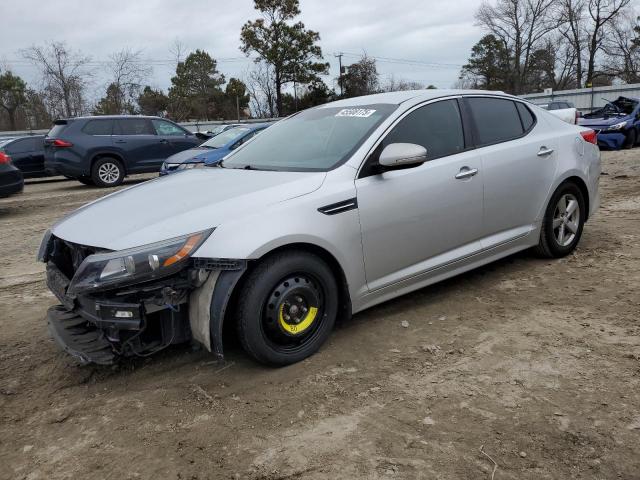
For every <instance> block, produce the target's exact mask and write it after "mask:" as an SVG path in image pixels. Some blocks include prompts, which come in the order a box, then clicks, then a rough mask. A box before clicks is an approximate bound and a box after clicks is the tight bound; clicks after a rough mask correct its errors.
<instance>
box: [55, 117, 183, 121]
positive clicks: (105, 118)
mask: <svg viewBox="0 0 640 480" xmlns="http://www.w3.org/2000/svg"><path fill="white" fill-rule="evenodd" d="M121 118H143V119H149V120H168V121H170V122H171V121H172V120H169V119H168V118H162V117H158V116H154V115H83V116H81V117H71V118H59V119H57V120H56V121H60V120H66V121H67V122H69V121H75V120H95V119H100V120H117V119H121Z"/></svg>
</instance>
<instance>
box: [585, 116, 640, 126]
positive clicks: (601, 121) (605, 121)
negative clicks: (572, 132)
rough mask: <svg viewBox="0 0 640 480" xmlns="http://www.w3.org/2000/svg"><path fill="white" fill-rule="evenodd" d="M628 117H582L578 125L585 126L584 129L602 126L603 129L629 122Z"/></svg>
mask: <svg viewBox="0 0 640 480" xmlns="http://www.w3.org/2000/svg"><path fill="white" fill-rule="evenodd" d="M629 118H631V117H629V116H628V115H625V116H619V117H617V116H613V117H611V116H606V117H595V118H592V117H582V118H581V119H580V120H579V122H578V124H579V125H581V126H583V127H596V126H602V127H608V126H610V125H615V124H616V123H620V122H624V121H626V120H629Z"/></svg>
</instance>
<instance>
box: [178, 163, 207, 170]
mask: <svg viewBox="0 0 640 480" xmlns="http://www.w3.org/2000/svg"><path fill="white" fill-rule="evenodd" d="M205 166H206V165H205V163H204V162H197V163H196V162H190V163H181V164H180V166H179V167H178V170H191V169H193V168H203V167H205Z"/></svg>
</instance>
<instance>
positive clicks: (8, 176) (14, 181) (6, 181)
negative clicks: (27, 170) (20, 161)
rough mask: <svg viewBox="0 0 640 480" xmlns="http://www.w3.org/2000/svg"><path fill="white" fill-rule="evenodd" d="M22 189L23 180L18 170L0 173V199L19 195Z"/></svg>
mask: <svg viewBox="0 0 640 480" xmlns="http://www.w3.org/2000/svg"><path fill="white" fill-rule="evenodd" d="M23 189H24V179H23V178H22V173H21V172H20V170H18V169H14V170H9V171H6V172H1V173H0V198H2V197H8V196H9V195H13V194H14V193H20V192H21V191H22V190H23Z"/></svg>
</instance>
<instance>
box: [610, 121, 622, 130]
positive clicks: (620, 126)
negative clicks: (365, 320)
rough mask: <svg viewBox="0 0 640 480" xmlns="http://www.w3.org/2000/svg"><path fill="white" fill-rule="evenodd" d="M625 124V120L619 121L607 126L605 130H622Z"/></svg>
mask: <svg viewBox="0 0 640 480" xmlns="http://www.w3.org/2000/svg"><path fill="white" fill-rule="evenodd" d="M626 126H627V122H626V121H625V122H620V123H616V124H615V125H611V126H610V127H609V128H607V130H622V129H623V128H624V127H626Z"/></svg>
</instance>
